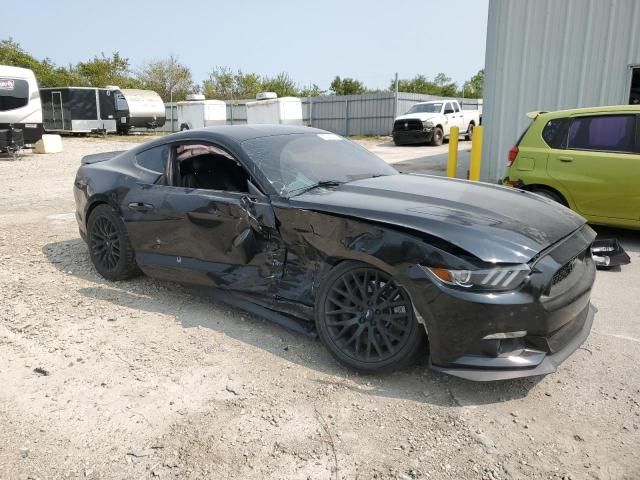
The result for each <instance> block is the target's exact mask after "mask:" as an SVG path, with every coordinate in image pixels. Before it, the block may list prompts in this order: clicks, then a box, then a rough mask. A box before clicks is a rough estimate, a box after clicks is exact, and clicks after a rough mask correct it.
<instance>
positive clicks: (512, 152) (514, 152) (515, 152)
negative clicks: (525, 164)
mask: <svg viewBox="0 0 640 480" xmlns="http://www.w3.org/2000/svg"><path fill="white" fill-rule="evenodd" d="M519 151H520V149H519V148H518V146H517V145H516V146H515V147H513V148H512V149H511V150H509V160H508V161H507V166H508V167H510V166H511V165H513V162H514V160H515V159H516V157H517V156H518V152H519Z"/></svg>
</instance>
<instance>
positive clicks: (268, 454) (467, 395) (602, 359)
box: [0, 138, 640, 480]
mask: <svg viewBox="0 0 640 480" xmlns="http://www.w3.org/2000/svg"><path fill="white" fill-rule="evenodd" d="M365 144H366V142H365ZM131 145H132V144H131V143H122V142H118V141H113V140H111V139H109V140H98V139H76V138H65V139H64V147H65V152H64V153H63V154H55V155H47V156H35V155H34V156H31V155H26V156H23V157H22V158H20V159H19V160H18V161H15V162H13V161H8V160H6V159H0V178H2V189H0V207H1V208H0V262H1V265H2V267H1V268H0V296H1V297H0V298H1V299H2V300H1V303H0V479H3V480H4V479H20V478H24V479H27V478H34V479H36V478H40V479H58V478H85V479H98V478H100V479H123V478H128V479H141V478H158V477H159V478H194V479H195V478H197V479H201V478H276V479H289V478H293V479H314V480H315V479H338V478H340V479H354V478H360V479H371V478H378V479H387V478H394V479H395V478H400V479H410V478H421V479H491V480H495V479H511V478H513V479H520V478H522V479H525V478H526V479H531V478H533V479H538V478H539V479H555V478H558V479H560V478H562V479H574V480H577V479H637V478H640V459H639V456H638V452H639V451H640V430H639V428H640V403H639V401H640V369H638V367H637V366H638V364H639V363H640V319H639V316H640V282H639V281H638V279H639V275H640V235H638V234H637V233H630V232H627V233H624V232H617V233H618V234H620V235H622V236H623V237H624V238H623V241H624V243H625V245H626V247H627V248H628V251H629V253H630V254H631V256H632V259H633V262H634V263H633V264H632V265H630V266H627V267H624V268H623V269H622V270H621V271H610V272H600V273H599V275H598V279H597V282H596V286H595V290H594V292H593V301H594V304H595V305H596V306H597V307H598V309H599V313H598V314H597V316H596V320H595V324H594V327H593V333H592V334H591V336H590V338H589V340H588V341H587V343H586V344H585V345H584V346H583V348H581V349H579V350H578V351H577V352H576V353H575V354H574V355H573V356H572V357H570V358H569V359H568V360H567V361H566V362H565V363H564V364H563V365H562V366H561V368H560V370H559V371H558V372H557V373H555V374H553V375H549V376H547V377H544V378H533V379H526V380H519V381H509V382H502V383H489V384H475V383H471V382H466V381H462V380H458V379H454V378H449V377H446V376H442V375H439V374H435V373H432V372H430V371H429V370H428V369H427V368H426V366H424V365H419V366H416V367H414V368H412V369H410V370H407V371H403V372H398V373H394V374H388V375H380V376H360V375H357V374H354V373H353V372H351V371H349V370H346V369H344V368H342V367H341V366H339V365H337V364H336V363H335V362H334V361H333V360H332V358H331V357H330V356H329V354H328V353H327V352H326V351H325V350H324V349H323V348H322V346H321V345H320V344H319V342H317V341H313V340H309V339H307V338H303V337H301V336H298V335H295V334H292V333H290V332H288V331H287V330H284V329H283V328H280V327H278V326H276V325H273V324H270V323H269V322H266V321H263V320H261V319H260V318H257V317H255V316H252V315H248V314H246V313H244V312H242V311H240V310H235V309H232V308H230V307H227V306H225V305H222V304H219V303H216V302H215V301H213V300H211V299H210V298H209V297H208V296H207V295H206V294H205V293H202V292H201V291H196V290H192V289H188V288H185V287H182V286H179V285H176V284H173V283H165V282H158V281H154V280H151V279H149V278H145V277H140V278H137V279H135V280H132V281H127V282H118V283H109V282H106V281H105V280H103V279H102V278H100V277H99V276H98V275H97V274H96V272H95V271H94V269H93V268H92V266H91V263H90V261H89V257H88V254H87V249H86V246H85V245H84V243H83V242H82V241H81V240H80V238H79V236H78V231H77V226H76V224H75V220H74V217H73V211H74V203H73V196H72V194H71V186H72V183H73V178H74V175H75V171H76V169H77V167H78V165H79V161H80V157H81V156H82V155H85V154H89V153H96V152H99V151H107V150H117V149H122V148H128V147H130V146H131ZM403 150H407V152H410V149H407V148H406V147H405V148H404V149H403ZM392 161H393V160H392Z"/></svg>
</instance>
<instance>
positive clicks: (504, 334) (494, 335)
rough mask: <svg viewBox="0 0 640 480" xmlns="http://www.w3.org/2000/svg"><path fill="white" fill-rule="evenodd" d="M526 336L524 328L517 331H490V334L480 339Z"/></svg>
mask: <svg viewBox="0 0 640 480" xmlns="http://www.w3.org/2000/svg"><path fill="white" fill-rule="evenodd" d="M526 336H527V331H526V330H518V331H517V332H500V333H492V334H491V335H487V336H485V337H482V339H483V340H504V339H507V338H522V337H526Z"/></svg>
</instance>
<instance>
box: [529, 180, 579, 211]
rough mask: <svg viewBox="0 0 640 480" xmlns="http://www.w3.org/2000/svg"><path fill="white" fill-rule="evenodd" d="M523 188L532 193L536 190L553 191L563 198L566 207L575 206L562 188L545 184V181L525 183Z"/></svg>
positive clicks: (552, 192)
mask: <svg viewBox="0 0 640 480" xmlns="http://www.w3.org/2000/svg"><path fill="white" fill-rule="evenodd" d="M523 190H526V191H527V192H531V193H535V192H536V190H543V191H547V192H549V193H551V194H553V195H556V196H558V197H559V198H560V199H561V200H562V204H563V205H564V206H565V207H569V208H573V206H572V205H571V202H570V200H569V198H568V196H567V195H565V194H564V193H563V192H561V191H560V190H558V189H557V188H554V187H552V186H550V185H546V184H543V183H531V184H527V185H525V186H524V187H523Z"/></svg>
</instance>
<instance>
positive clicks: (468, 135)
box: [464, 123, 474, 142]
mask: <svg viewBox="0 0 640 480" xmlns="http://www.w3.org/2000/svg"><path fill="white" fill-rule="evenodd" d="M473 127H474V125H473V123H470V124H469V127H468V128H467V133H466V135H465V136H464V139H465V140H466V141H467V142H468V141H470V140H472V139H473Z"/></svg>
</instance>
